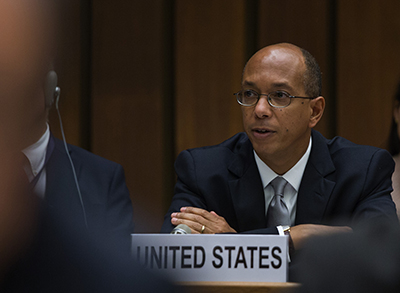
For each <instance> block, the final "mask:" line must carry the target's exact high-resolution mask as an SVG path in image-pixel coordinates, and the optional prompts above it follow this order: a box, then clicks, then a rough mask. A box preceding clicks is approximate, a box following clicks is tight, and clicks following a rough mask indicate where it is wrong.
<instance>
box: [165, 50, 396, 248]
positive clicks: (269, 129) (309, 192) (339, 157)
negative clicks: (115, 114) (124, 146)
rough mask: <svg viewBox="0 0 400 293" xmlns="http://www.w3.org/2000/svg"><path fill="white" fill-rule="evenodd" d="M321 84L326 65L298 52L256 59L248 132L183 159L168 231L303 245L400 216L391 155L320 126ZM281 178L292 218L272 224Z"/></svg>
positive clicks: (248, 93)
mask: <svg viewBox="0 0 400 293" xmlns="http://www.w3.org/2000/svg"><path fill="white" fill-rule="evenodd" d="M321 84H322V83H321V73H320V69H319V66H318V64H317V62H316V61H315V59H314V58H313V57H312V56H311V54H310V53H308V52H307V51H305V50H303V49H300V48H298V47H297V46H294V45H292V44H277V45H272V46H268V47H265V48H263V49H261V50H259V51H258V52H257V53H256V54H254V55H253V57H251V58H250V60H249V61H248V63H247V64H246V66H245V68H244V71H243V77H242V90H241V91H239V92H238V93H236V96H237V100H238V102H239V104H241V106H242V107H241V108H242V114H243V124H244V129H245V132H246V133H239V134H237V135H235V136H233V137H232V138H230V139H228V140H227V141H225V142H223V143H222V144H219V145H217V146H211V147H204V148H198V149H192V150H186V151H183V152H182V153H181V154H180V155H179V156H178V158H177V160H176V163H175V168H176V172H177V175H178V182H177V184H176V187H175V195H174V197H173V200H172V204H171V206H170V209H169V211H168V213H167V215H166V217H165V221H164V224H163V227H162V232H169V231H171V229H173V227H174V226H175V225H178V224H186V225H187V226H189V227H190V229H191V231H192V233H226V232H230V233H235V232H247V233H272V234H278V233H279V234H281V235H283V234H286V233H288V232H289V233H290V236H291V238H292V244H294V248H296V249H299V248H301V246H302V244H303V243H304V241H305V240H306V239H307V238H309V237H310V236H313V235H324V234H332V233H337V232H347V231H351V230H352V228H351V227H353V226H354V225H356V224H357V223H358V222H360V221H363V220H364V219H371V218H381V217H382V218H389V219H393V220H394V219H395V218H396V215H395V206H394V204H393V202H392V199H391V196H390V193H391V191H392V187H391V179H390V178H391V174H392V172H393V169H394V164H393V161H392V159H391V157H390V155H389V154H388V153H387V152H386V151H384V150H381V149H378V148H374V147H369V146H360V145H356V144H353V143H351V142H349V141H347V140H345V139H344V138H340V137H337V138H334V139H332V140H327V139H325V138H324V137H323V136H322V135H321V134H320V133H318V132H317V131H314V130H313V129H312V128H313V127H314V126H315V125H316V124H317V123H318V121H319V120H320V119H321V117H322V114H323V111H324V107H325V100H324V98H323V97H322V96H321ZM276 177H283V178H284V179H285V180H284V181H285V184H284V185H283V186H284V187H283V197H282V200H278V202H279V203H280V206H281V207H282V209H281V212H280V213H281V215H282V214H283V215H284V219H285V220H282V222H274V219H269V216H271V215H272V214H274V213H273V212H270V208H271V207H270V206H275V207H276V206H277V204H276V203H275V204H270V203H271V202H273V201H274V198H275V197H276V195H275V194H274V192H275V186H271V182H272V181H274V179H275V178H276ZM280 179H281V178H280ZM278 198H279V197H278ZM275 202H277V201H276V200H275ZM285 232H286V233H285Z"/></svg>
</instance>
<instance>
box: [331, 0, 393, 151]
mask: <svg viewBox="0 0 400 293" xmlns="http://www.w3.org/2000/svg"><path fill="white" fill-rule="evenodd" d="M399 11H400V2H399V1H397V0H388V1H374V0H367V1H363V3H362V5H360V3H359V2H358V1H347V0H342V1H338V20H337V22H338V37H337V39H338V65H337V68H338V76H337V80H338V89H337V94H338V103H337V105H338V113H337V117H338V118H337V119H338V134H339V135H341V136H344V137H346V138H348V139H350V140H352V141H354V142H357V143H362V144H370V145H375V146H383V143H384V141H385V140H386V137H387V135H388V133H389V126H390V119H391V106H392V99H393V96H394V92H395V89H396V85H397V83H398V82H399V80H400V55H399V52H400V39H399V36H400V18H399V17H398V12H399Z"/></svg>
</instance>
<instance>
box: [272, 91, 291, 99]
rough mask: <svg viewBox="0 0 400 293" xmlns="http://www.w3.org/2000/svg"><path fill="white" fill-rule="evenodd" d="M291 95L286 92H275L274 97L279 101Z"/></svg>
mask: <svg viewBox="0 0 400 293" xmlns="http://www.w3.org/2000/svg"><path fill="white" fill-rule="evenodd" d="M288 96H289V95H288V94H287V93H285V92H275V93H274V97H275V98H278V99H282V98H287V97H288Z"/></svg>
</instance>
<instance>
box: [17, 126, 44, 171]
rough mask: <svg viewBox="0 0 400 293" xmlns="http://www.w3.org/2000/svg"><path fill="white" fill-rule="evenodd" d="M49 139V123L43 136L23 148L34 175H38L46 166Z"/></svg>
mask: <svg viewBox="0 0 400 293" xmlns="http://www.w3.org/2000/svg"><path fill="white" fill-rule="evenodd" d="M49 139H50V128H49V125H48V124H47V128H46V131H45V133H44V134H43V135H42V137H41V138H40V139H39V140H38V141H37V142H35V143H34V144H32V145H30V146H28V147H27V148H25V149H23V150H22V152H23V153H24V154H25V156H26V157H27V158H28V160H29V163H30V165H31V168H32V174H33V176H36V174H38V173H39V172H40V170H41V169H42V168H43V166H44V161H45V159H46V150H47V145H48V143H49Z"/></svg>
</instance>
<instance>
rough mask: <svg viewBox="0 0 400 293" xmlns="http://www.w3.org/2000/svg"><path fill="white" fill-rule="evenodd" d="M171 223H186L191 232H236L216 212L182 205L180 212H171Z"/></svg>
mask: <svg viewBox="0 0 400 293" xmlns="http://www.w3.org/2000/svg"><path fill="white" fill-rule="evenodd" d="M171 223H172V224H173V225H179V224H185V225H187V226H188V227H189V228H190V230H191V231H192V234H200V233H203V234H215V233H236V231H235V230H234V229H233V228H232V227H231V226H229V224H228V223H227V222H226V220H225V219H224V217H221V216H219V215H217V213H216V212H214V211H212V212H208V211H206V210H203V209H200V208H194V207H182V208H181V209H180V212H176V213H172V214H171ZM203 226H204V228H203Z"/></svg>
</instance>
